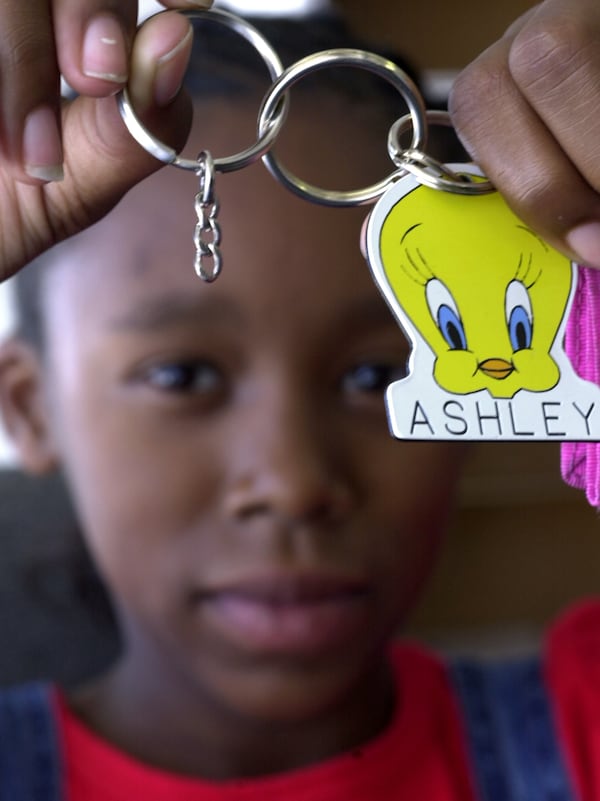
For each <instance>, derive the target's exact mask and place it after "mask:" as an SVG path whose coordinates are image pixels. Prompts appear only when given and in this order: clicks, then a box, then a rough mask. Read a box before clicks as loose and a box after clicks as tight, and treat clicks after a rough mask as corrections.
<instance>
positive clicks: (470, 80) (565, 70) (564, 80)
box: [450, 0, 600, 267]
mask: <svg viewBox="0 0 600 801" xmlns="http://www.w3.org/2000/svg"><path fill="white" fill-rule="evenodd" d="M450 109H451V113H452V115H453V119H454V124H455V125H456V128H457V131H458V132H459V135H460V137H461V138H462V140H463V142H464V144H465V146H466V147H467V149H468V150H469V152H470V153H471V155H472V156H473V158H474V160H475V161H476V162H477V163H478V164H480V165H481V167H482V168H483V170H484V171H485V172H486V173H487V175H488V176H489V177H490V179H491V180H492V181H493V182H494V184H495V185H496V186H497V187H498V189H499V190H500V191H501V192H502V193H503V194H504V195H505V196H506V198H507V200H508V201H509V203H510V205H511V206H512V207H513V209H514V211H515V212H516V213H517V214H518V215H519V216H520V217H521V218H522V219H523V220H525V221H526V222H527V223H528V224H529V225H531V227H532V228H534V229H535V230H536V231H538V232H539V233H540V234H541V235H542V236H544V237H545V238H546V239H547V240H548V241H549V242H551V243H553V244H554V245H555V246H556V247H557V248H559V249H560V250H562V251H563V252H565V253H567V254H568V255H569V256H571V257H574V258H575V259H576V260H577V261H580V262H583V263H587V264H591V265H592V266H595V267H600V4H599V3H598V2H597V0H545V2H542V3H540V4H539V5H537V6H535V8H533V9H531V10H530V11H529V12H528V13H526V14H525V15H524V16H522V17H521V18H520V19H519V20H517V21H516V22H515V23H514V24H513V25H512V26H511V27H510V28H509V30H508V31H507V32H506V34H505V36H504V38H502V39H501V40H500V41H498V42H497V43H496V44H495V45H493V46H492V47H490V48H489V49H488V50H486V51H485V52H484V53H483V54H482V55H481V56H480V57H479V58H478V59H477V60H476V61H475V62H473V64H471V65H470V66H469V67H468V68H467V69H466V70H465V71H464V72H463V73H462V75H461V76H460V77H459V78H458V81H457V83H456V85H455V87H454V90H453V93H452V97H451V100H450Z"/></svg>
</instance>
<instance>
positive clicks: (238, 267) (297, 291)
mask: <svg viewBox="0 0 600 801" xmlns="http://www.w3.org/2000/svg"><path fill="white" fill-rule="evenodd" d="M222 179H223V180H222ZM217 187H218V189H217V191H218V194H219V195H220V200H221V213H220V219H221V224H222V229H223V253H224V267H223V273H222V275H221V276H220V277H219V279H218V280H217V281H216V282H215V284H211V285H207V284H204V283H203V282H202V281H201V280H200V279H199V278H198V277H197V276H196V274H195V272H194V268H193V263H194V244H193V231H194V220H195V216H194V203H193V201H194V195H195V192H196V191H197V187H196V185H195V182H194V181H193V180H192V181H191V182H190V180H189V176H188V175H186V174H183V173H181V172H180V171H176V170H172V169H165V170H162V171H161V172H160V173H159V174H157V175H156V176H153V177H152V178H151V179H150V180H149V181H147V182H146V183H145V184H144V185H142V186H140V187H138V188H137V189H135V190H134V191H133V192H132V193H131V194H130V195H129V196H128V197H127V198H125V199H124V201H123V202H122V203H121V204H120V205H119V207H118V208H117V209H116V210H115V211H114V212H113V213H112V214H111V215H109V216H108V217H107V218H106V219H105V220H104V221H103V222H102V223H100V224H99V225H97V226H95V227H94V228H93V229H90V230H89V231H87V232H86V233H85V234H83V235H82V236H80V237H78V238H77V239H75V240H73V241H72V242H71V243H68V244H67V245H66V246H65V247H64V251H63V256H62V258H61V260H60V261H61V263H62V268H61V267H60V266H59V269H58V271H57V273H58V274H57V276H56V278H55V279H53V280H52V281H49V282H48V286H49V292H50V298H51V299H50V303H51V305H53V306H56V313H55V315H54V319H63V318H64V315H65V314H71V315H75V314H78V313H77V309H79V310H80V312H79V314H78V316H81V314H85V315H87V316H88V319H89V315H93V316H95V317H96V318H99V317H100V316H102V318H103V319H104V320H107V319H109V317H110V318H112V317H114V316H122V315H123V314H125V313H126V312H127V311H128V310H132V309H134V308H139V307H141V306H144V305H147V304H153V305H156V303H157V302H160V301H161V299H162V298H172V297H174V295H180V296H182V297H184V298H185V297H187V298H188V299H191V301H192V302H195V299H197V301H198V304H199V306H202V308H204V309H206V307H207V304H210V303H211V301H212V300H213V299H214V302H215V304H216V305H218V304H220V303H222V302H223V298H227V301H228V302H229V303H230V304H233V305H235V306H237V307H238V308H239V309H240V310H242V311H248V314H254V315H255V316H257V317H259V316H260V315H262V314H264V315H268V316H269V319H271V320H273V325H275V324H277V325H278V326H284V325H286V324H287V320H286V315H287V314H288V313H289V311H291V310H293V311H294V312H295V314H296V318H297V319H298V320H299V319H300V318H303V319H305V318H306V317H310V318H311V319H313V318H314V319H316V315H317V314H319V315H320V316H321V318H322V319H325V318H326V317H327V316H328V315H329V316H331V318H334V317H336V315H337V313H338V312H339V314H340V315H343V314H344V310H345V309H347V308H349V307H354V306H362V305H364V304H365V303H366V304H369V303H370V302H372V301H373V303H374V304H375V305H377V304H378V303H379V302H380V301H379V296H378V293H377V290H376V289H375V287H374V286H373V284H372V281H371V279H370V275H369V271H368V269H367V267H366V265H365V263H364V260H363V258H362V256H361V253H360V248H359V234H360V227H361V223H362V219H363V217H364V215H365V213H366V212H365V211H364V210H362V209H348V210H340V209H327V208H322V207H318V206H315V205H313V204H310V203H307V202H305V201H302V200H299V199H297V198H295V197H294V196H293V195H291V194H290V193H289V192H287V191H286V190H284V189H283V188H282V187H280V186H279V185H278V184H277V183H276V182H275V181H274V180H273V179H272V178H271V176H270V175H268V174H267V172H266V171H265V170H264V168H263V167H262V165H254V166H253V167H252V168H250V169H248V170H245V171H243V173H239V174H236V175H234V176H228V175H224V176H219V178H218V184H217ZM67 299H69V300H67ZM381 305H382V306H383V304H381ZM67 307H68V308H67ZM284 312H285V313H284Z"/></svg>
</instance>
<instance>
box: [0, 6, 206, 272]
mask: <svg viewBox="0 0 600 801" xmlns="http://www.w3.org/2000/svg"><path fill="white" fill-rule="evenodd" d="M163 5H165V6H183V5H185V2H182V1H181V0H163ZM187 5H188V7H191V6H195V7H198V6H200V7H205V8H206V7H209V6H210V5H211V0H197V2H191V0H190V1H189V2H188V3H187ZM136 17H137V2H135V1H134V0H119V1H118V2H114V0H53V1H52V0H27V2H22V0H2V1H1V2H0V30H1V31H2V43H1V45H0V92H1V94H0V97H1V104H0V279H1V278H6V277H8V276H9V275H11V274H12V273H14V272H15V271H16V270H18V269H19V268H20V267H21V266H23V264H25V263H27V262H28V261H29V260H30V259H31V258H33V257H34V256H35V255H37V254H38V253H40V252H41V251H42V250H44V249H46V248H48V247H49V246H50V245H52V244H53V243H54V242H56V241H58V240H59V239H63V238H65V237H67V236H69V235H71V234H74V233H76V232H77V231H78V230H80V229H82V228H84V227H86V226H87V225H89V224H91V223H92V222H94V221H95V220H96V219H98V218H99V217H100V216H102V214H104V213H105V212H106V211H108V210H109V208H110V207H111V206H113V205H114V204H115V203H116V202H117V201H118V199H119V198H120V197H121V196H122V195H123V194H124V193H125V192H126V191H127V190H128V189H129V188H130V187H131V186H132V185H133V184H135V183H136V182H137V181H139V180H141V179H142V178H143V177H145V176H146V175H148V174H149V173H151V172H152V171H154V170H155V169H157V168H158V167H159V166H160V164H159V163H158V162H156V160H154V159H153V158H152V157H150V156H148V155H147V154H146V153H145V152H144V151H143V150H142V149H141V148H140V147H139V145H137V144H136V143H135V142H134V140H133V139H132V138H131V136H130V134H129V133H128V132H127V130H126V128H125V126H124V124H123V122H122V121H121V118H120V115H119V113H118V110H117V106H116V102H115V99H114V97H112V95H114V94H115V93H116V92H117V91H118V90H119V89H120V88H122V86H123V85H124V83H125V82H126V81H127V80H129V84H130V91H131V96H132V100H133V103H134V105H135V107H136V109H137V110H138V112H139V113H141V114H142V116H143V117H144V119H145V121H146V122H147V123H148V124H149V125H150V126H151V127H152V128H153V130H155V132H156V133H157V134H158V135H159V136H160V137H161V138H163V139H164V140H165V141H167V142H169V143H170V144H172V145H173V146H175V147H177V146H180V145H182V144H183V142H184V141H185V136H186V134H187V128H188V125H189V120H190V115H189V113H188V105H187V102H186V100H185V99H184V98H181V97H179V96H178V88H179V85H180V82H181V80H182V78H183V75H184V73H185V68H186V65H187V58H188V56H189V51H190V48H191V44H192V34H191V28H190V25H189V22H188V21H187V20H186V19H185V18H184V17H183V16H182V15H180V14H176V13H167V14H163V15H160V16H159V17H155V18H154V19H152V20H150V21H149V22H148V23H146V25H145V26H143V28H142V29H141V30H140V32H139V33H138V34H137V36H136V32H135V26H136ZM59 72H62V73H63V75H64V76H65V78H66V79H67V81H68V82H69V83H70V84H71V86H72V87H73V88H74V89H75V90H76V91H77V92H78V93H79V94H80V95H81V96H80V97H79V98H78V99H77V100H76V101H75V102H73V103H72V104H70V105H68V106H66V107H65V108H64V109H63V110H62V113H61V110H60V93H59ZM166 107H168V108H166ZM159 111H160V113H157V112H159ZM63 173H64V180H62V181H61V180H60V179H61V177H62V176H63Z"/></svg>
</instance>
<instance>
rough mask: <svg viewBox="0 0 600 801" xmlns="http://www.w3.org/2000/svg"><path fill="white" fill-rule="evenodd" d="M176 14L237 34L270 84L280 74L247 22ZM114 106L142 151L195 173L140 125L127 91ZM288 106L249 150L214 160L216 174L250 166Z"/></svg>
mask: <svg viewBox="0 0 600 801" xmlns="http://www.w3.org/2000/svg"><path fill="white" fill-rule="evenodd" d="M179 13H180V14H183V16H185V17H188V18H189V19H205V20H212V21H214V22H219V23H222V24H223V25H224V26H225V27H226V28H229V29H231V30H232V31H234V33H238V34H239V35H240V36H242V37H243V38H244V39H246V41H248V42H249V43H250V44H251V45H252V46H253V47H254V49H255V50H256V51H257V52H258V53H259V55H260V56H261V57H262V59H263V61H264V62H265V64H266V65H267V68H268V70H269V75H270V77H271V80H272V81H274V80H276V79H277V78H278V77H279V76H280V75H281V74H282V72H283V64H282V63H281V61H280V59H279V56H278V55H277V53H276V52H275V50H274V49H273V47H272V46H271V45H270V43H269V42H268V41H267V40H266V39H265V38H264V36H263V35H262V34H261V33H260V32H259V31H258V30H257V29H256V28H255V27H254V26H253V25H250V23H248V22H246V20H243V19H242V18H241V17H238V16H236V15H235V14H230V13H229V12H227V11H221V10H216V9H211V10H206V11H203V10H193V11H187V10H181V9H179ZM117 103H118V106H119V111H120V113H121V117H122V118H123V122H124V123H125V125H126V126H127V129H128V131H129V133H130V134H131V135H132V136H133V138H134V139H135V140H136V141H137V142H138V143H139V144H140V145H141V146H142V147H143V148H144V150H146V151H147V152H148V153H150V155H151V156H154V158H157V159H158V160H159V161H162V162H164V163H165V164H172V165H173V166H174V167H179V168H180V169H182V170H190V171H192V172H197V170H198V162H197V161H195V160H194V159H185V158H182V157H180V156H179V155H178V154H177V151H176V150H175V149H174V148H172V147H169V146H168V145H165V144H164V142H161V141H160V139H158V138H157V137H156V136H154V134H152V133H151V132H150V131H149V130H148V129H147V128H146V127H145V126H144V125H143V124H142V123H141V122H140V120H139V118H138V116H137V114H136V113H135V111H134V109H133V106H132V103H131V99H130V97H129V91H128V89H127V87H125V88H124V89H123V90H122V91H121V92H119V94H118V95H117ZM287 105H288V100H287V98H283V100H282V103H281V104H280V105H279V106H278V108H277V109H275V110H274V113H273V117H272V118H271V119H270V121H269V125H267V126H265V127H264V128H263V129H262V130H261V132H260V136H259V137H258V139H257V141H256V142H255V143H254V144H253V145H252V146H251V147H249V148H247V149H246V150H242V151H241V152H239V153H236V154H235V155H234V156H227V157H225V158H218V159H215V160H214V166H215V170H217V171H219V172H233V171H234V170H241V169H243V168H244V167H248V166H249V165H250V164H253V163H254V162H255V161H258V159H259V158H260V157H261V156H263V155H264V154H265V153H266V152H267V151H268V150H269V148H270V147H272V145H273V143H274V142H275V139H276V138H277V135H278V133H279V131H280V130H281V128H282V126H283V123H284V122H285V118H286V115H287Z"/></svg>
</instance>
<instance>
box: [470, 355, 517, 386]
mask: <svg viewBox="0 0 600 801" xmlns="http://www.w3.org/2000/svg"><path fill="white" fill-rule="evenodd" d="M477 369H478V370H481V372H482V373H485V374H486V375H487V376H489V377H490V378H497V379H498V380H499V381H500V380H502V379H503V378H508V376H509V375H510V374H511V373H512V372H514V369H515V366H514V364H513V363H512V362H507V361H506V359H486V360H485V361H483V362H480V363H479V365H478V367H477Z"/></svg>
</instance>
